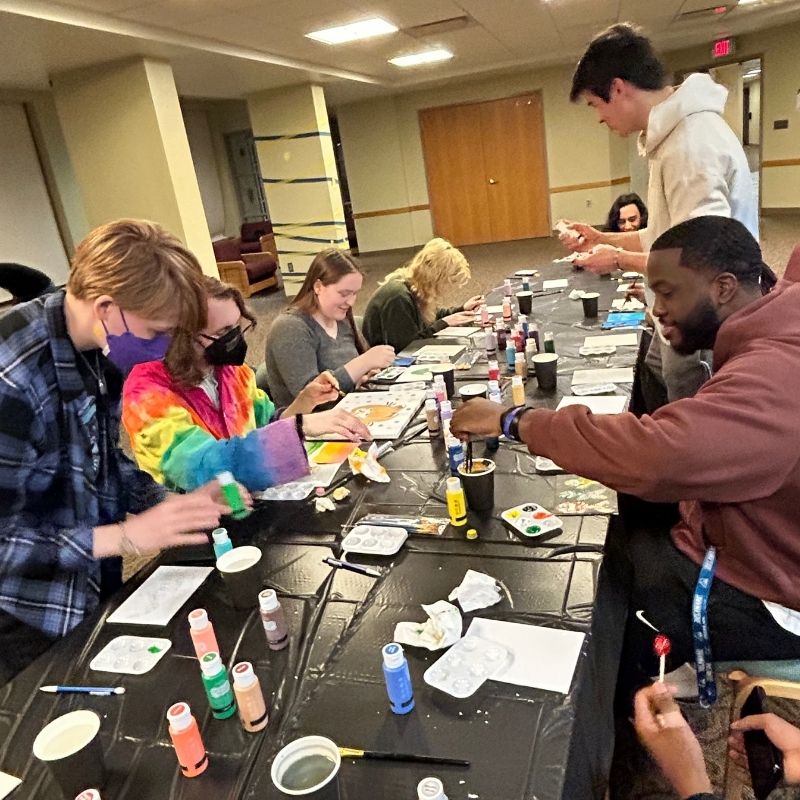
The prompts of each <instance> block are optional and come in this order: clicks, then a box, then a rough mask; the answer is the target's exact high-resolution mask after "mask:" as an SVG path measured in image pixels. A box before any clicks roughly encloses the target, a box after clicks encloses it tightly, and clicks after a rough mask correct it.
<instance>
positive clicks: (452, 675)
mask: <svg viewBox="0 0 800 800" xmlns="http://www.w3.org/2000/svg"><path fill="white" fill-rule="evenodd" d="M512 659H513V656H512V655H511V652H510V651H509V650H508V648H507V647H505V646H504V645H502V644H499V643H498V642H492V641H489V640H488V639H482V638H481V637H480V636H465V637H464V638H463V639H459V640H458V641H457V642H456V643H455V644H454V645H453V646H452V647H451V648H450V649H449V650H448V651H447V652H446V653H445V654H444V655H443V656H442V657H441V658H440V659H439V660H438V661H437V662H436V663H435V664H431V666H430V667H428V669H426V670H425V674H424V675H423V676H422V677H423V678H424V680H425V683H427V684H428V685H429V686H433V687H434V689H440V690H441V691H443V692H446V693H447V694H449V695H452V696H453V697H459V698H464V697H469V696H470V695H473V694H475V692H477V691H478V689H479V688H480V687H481V686H482V685H483V684H484V683H485V682H486V681H487V680H488V679H489V678H493V677H494V676H495V675H500V674H502V673H503V672H504V671H505V670H506V669H508V667H509V665H510V664H511V661H512Z"/></svg>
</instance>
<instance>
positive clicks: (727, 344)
mask: <svg viewBox="0 0 800 800" xmlns="http://www.w3.org/2000/svg"><path fill="white" fill-rule="evenodd" d="M792 277H793V278H795V280H797V279H798V278H800V275H798V276H796V277H795V276H794V275H792ZM714 368H715V374H714V376H713V377H712V378H711V379H710V380H709V381H708V382H707V383H706V384H705V385H704V386H703V387H702V388H701V389H700V391H699V392H698V393H697V394H696V395H695V396H694V397H691V398H687V399H685V400H677V401H676V402H674V403H669V404H668V405H666V406H664V407H663V408H660V409H658V411H656V412H655V413H654V414H653V415H652V416H644V417H641V418H637V417H635V416H634V415H633V414H630V413H626V414H616V415H597V414H592V413H591V412H590V411H589V409H588V408H586V407H585V406H578V405H575V406H568V407H567V408H565V409H563V410H561V411H547V410H544V409H537V410H535V411H532V412H529V413H528V414H526V415H525V417H524V418H523V423H522V432H523V433H524V436H525V441H526V442H527V443H528V444H529V445H530V446H531V451H532V452H535V453H537V454H539V455H543V456H546V457H548V458H551V459H553V461H555V462H556V463H557V464H560V465H561V466H562V467H563V468H564V469H566V470H568V471H569V472H573V473H576V474H578V475H584V476H586V477H587V478H593V479H595V480H599V481H602V482H603V483H605V484H607V485H608V486H611V487H612V488H614V489H616V490H618V491H621V492H627V493H629V494H633V495H637V496H639V497H642V498H645V499H647V500H654V501H662V502H668V501H681V503H680V511H681V519H680V521H679V522H678V523H677V524H676V525H675V527H674V528H673V529H672V538H673V541H674V542H675V545H676V546H677V547H678V549H679V550H681V551H682V552H683V553H685V554H686V555H687V556H689V558H691V559H692V560H693V561H694V562H696V563H697V564H700V562H701V561H702V558H703V554H704V552H705V550H706V548H707V547H708V546H709V545H711V544H714V545H717V547H718V560H717V575H719V577H720V578H721V579H722V580H724V581H727V582H728V583H730V584H731V585H733V586H735V587H736V588H738V589H740V590H741V591H743V592H746V593H747V594H750V595H754V596H755V597H758V598H761V599H762V600H771V601H773V602H775V603H779V604H780V605H784V606H788V607H789V608H793V609H797V610H800V283H794V282H792V281H789V280H782V281H781V282H780V283H778V285H777V286H776V288H775V289H774V290H773V291H772V292H771V293H770V294H768V295H766V296H765V297H762V298H760V299H758V300H756V301H754V302H752V303H750V304H749V305H747V306H745V307H744V308H742V309H740V310H739V311H737V312H736V313H735V314H732V315H731V316H730V317H729V318H728V319H727V320H725V322H724V323H723V324H722V326H721V327H720V330H719V333H718V334H717V340H716V343H715V346H714Z"/></svg>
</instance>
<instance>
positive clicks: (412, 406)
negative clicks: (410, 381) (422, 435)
mask: <svg viewBox="0 0 800 800" xmlns="http://www.w3.org/2000/svg"><path fill="white" fill-rule="evenodd" d="M406 372H408V370H406ZM417 380H419V379H418V378H417ZM424 401H425V390H424V389H411V388H409V389H407V390H404V391H396V392H351V393H350V394H348V395H345V396H344V397H343V398H342V399H341V400H340V401H339V403H338V405H337V406H336V408H340V409H342V411H349V412H350V413H351V414H354V415H355V416H357V417H358V418H359V419H360V420H361V421H362V422H364V424H365V425H366V426H367V428H369V432H370V434H371V435H372V438H373V439H399V438H400V436H401V435H402V433H403V431H404V430H405V429H406V427H407V426H408V423H409V422H411V420H412V419H414V417H415V416H416V414H417V411H419V408H420V406H421V405H422V403H423V402H424ZM325 438H326V439H339V440H340V439H342V438H343V437H341V436H326V437H325Z"/></svg>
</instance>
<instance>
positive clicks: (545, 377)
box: [531, 353, 558, 392]
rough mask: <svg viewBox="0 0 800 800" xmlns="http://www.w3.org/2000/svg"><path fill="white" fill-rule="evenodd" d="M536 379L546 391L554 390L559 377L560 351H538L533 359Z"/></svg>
mask: <svg viewBox="0 0 800 800" xmlns="http://www.w3.org/2000/svg"><path fill="white" fill-rule="evenodd" d="M531 363H532V364H533V366H534V368H535V370H536V381H537V382H538V384H539V388H540V389H541V390H542V391H544V392H552V391H553V389H555V388H556V381H557V379H558V353H537V354H536V355H535V356H534V357H533V358H532V359H531Z"/></svg>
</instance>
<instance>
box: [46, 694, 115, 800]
mask: <svg viewBox="0 0 800 800" xmlns="http://www.w3.org/2000/svg"><path fill="white" fill-rule="evenodd" d="M99 732H100V717H99V716H98V715H97V714H95V713H94V711H88V710H87V709H81V710H79V711H70V712H69V713H68V714H64V715H63V716H61V717H56V719H54V720H53V721H52V722H50V723H48V724H47V725H45V726H44V728H42V730H41V731H39V734H38V735H37V736H36V738H35V739H34V741H33V754H34V755H35V756H36V758H38V759H39V761H43V762H44V763H45V764H47V767H48V769H49V770H50V772H51V774H52V776H53V779H54V780H55V782H56V783H57V784H58V786H59V787H60V789H61V791H62V792H63V794H64V796H65V797H75V795H77V794H78V793H79V792H82V791H84V790H85V789H87V788H90V787H92V788H102V787H103V784H104V783H105V779H106V768H105V762H104V760H103V748H102V747H101V746H100V737H99V736H98V733H99Z"/></svg>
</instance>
